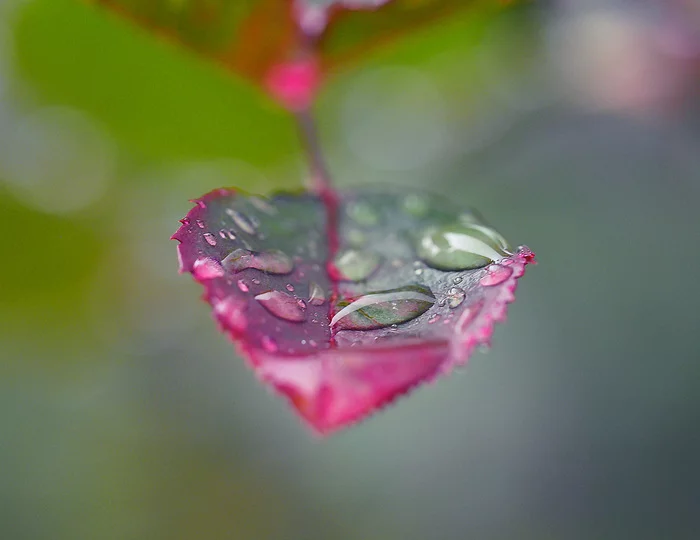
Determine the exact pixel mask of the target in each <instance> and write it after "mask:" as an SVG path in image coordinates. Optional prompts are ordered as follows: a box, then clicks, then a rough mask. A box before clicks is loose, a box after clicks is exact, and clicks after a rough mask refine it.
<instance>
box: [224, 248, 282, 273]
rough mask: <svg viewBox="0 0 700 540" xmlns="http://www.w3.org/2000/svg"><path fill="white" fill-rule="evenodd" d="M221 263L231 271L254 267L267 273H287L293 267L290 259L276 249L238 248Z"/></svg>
mask: <svg viewBox="0 0 700 540" xmlns="http://www.w3.org/2000/svg"><path fill="white" fill-rule="evenodd" d="M221 264H223V266H224V268H226V269H227V270H232V271H233V272H240V271H241V270H245V269H246V268H255V269H257V270H262V271H263V272H267V273H268V274H289V273H290V272H291V271H292V270H293V269H294V263H293V262H292V260H291V259H290V258H289V257H288V256H287V255H286V254H284V253H283V252H281V251H278V250H271V251H260V252H254V251H249V250H247V249H240V248H239V249H236V250H234V251H232V252H231V253H229V254H228V255H227V256H226V258H224V260H223V261H221Z"/></svg>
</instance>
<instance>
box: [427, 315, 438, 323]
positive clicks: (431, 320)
mask: <svg viewBox="0 0 700 540" xmlns="http://www.w3.org/2000/svg"><path fill="white" fill-rule="evenodd" d="M439 320H440V315H439V314H438V313H433V314H432V315H431V316H430V318H429V319H428V324H434V323H436V322H438V321H439Z"/></svg>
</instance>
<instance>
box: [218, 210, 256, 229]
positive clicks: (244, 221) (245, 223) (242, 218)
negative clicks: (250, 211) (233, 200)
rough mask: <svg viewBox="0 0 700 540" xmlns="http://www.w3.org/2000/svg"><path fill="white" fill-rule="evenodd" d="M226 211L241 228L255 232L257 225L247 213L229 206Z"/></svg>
mask: <svg viewBox="0 0 700 540" xmlns="http://www.w3.org/2000/svg"><path fill="white" fill-rule="evenodd" d="M225 212H226V213H227V214H228V215H229V217H230V218H231V219H232V220H233V222H234V223H235V225H236V227H238V228H239V229H240V230H242V231H243V232H245V233H248V234H255V225H254V224H253V222H252V221H251V220H250V219H249V218H248V217H246V215H245V214H243V213H241V212H239V211H238V210H234V209H233V208H227V209H226V210H225Z"/></svg>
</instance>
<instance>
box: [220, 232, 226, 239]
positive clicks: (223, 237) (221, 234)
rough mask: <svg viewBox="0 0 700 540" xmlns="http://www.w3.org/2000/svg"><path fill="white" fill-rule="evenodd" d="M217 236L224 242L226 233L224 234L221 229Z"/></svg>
mask: <svg viewBox="0 0 700 540" xmlns="http://www.w3.org/2000/svg"><path fill="white" fill-rule="evenodd" d="M219 236H220V237H221V238H222V239H223V240H226V233H225V232H224V230H223V229H221V230H220V231H219Z"/></svg>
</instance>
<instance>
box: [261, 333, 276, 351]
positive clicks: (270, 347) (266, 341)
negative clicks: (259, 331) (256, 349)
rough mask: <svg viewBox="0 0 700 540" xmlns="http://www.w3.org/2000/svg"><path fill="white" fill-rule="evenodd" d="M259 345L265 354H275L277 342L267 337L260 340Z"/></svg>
mask: <svg viewBox="0 0 700 540" xmlns="http://www.w3.org/2000/svg"><path fill="white" fill-rule="evenodd" d="M260 344H261V345H262V347H263V349H265V350H266V351H267V352H277V349H278V347H277V342H276V341H275V340H274V339H272V338H271V337H270V336H268V335H264V336H263V337H261V338H260Z"/></svg>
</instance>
